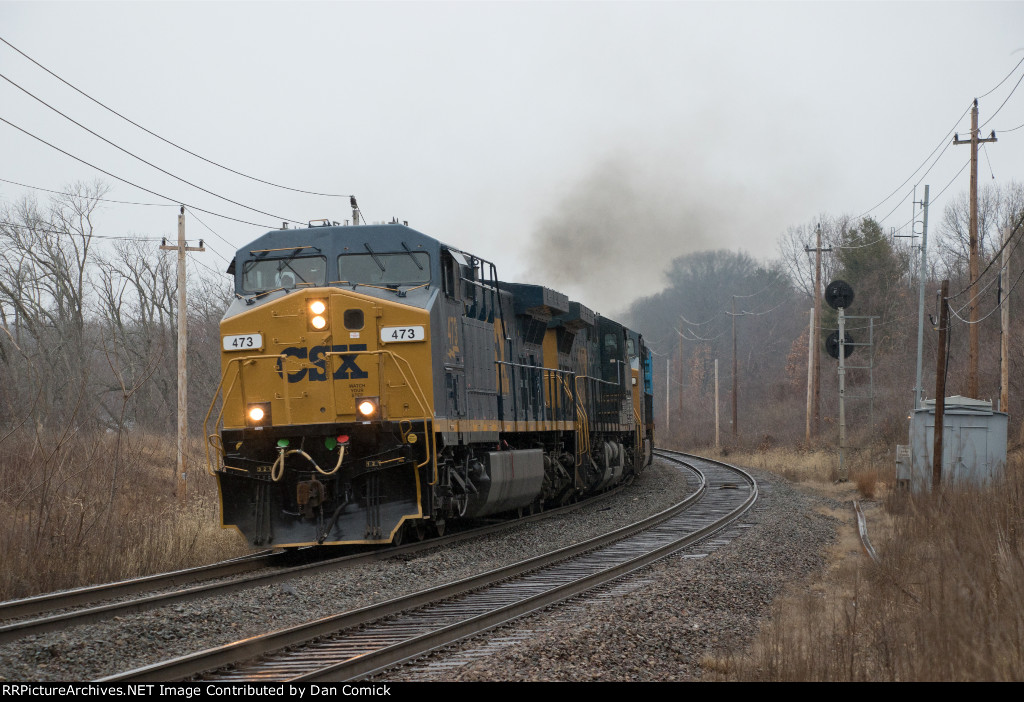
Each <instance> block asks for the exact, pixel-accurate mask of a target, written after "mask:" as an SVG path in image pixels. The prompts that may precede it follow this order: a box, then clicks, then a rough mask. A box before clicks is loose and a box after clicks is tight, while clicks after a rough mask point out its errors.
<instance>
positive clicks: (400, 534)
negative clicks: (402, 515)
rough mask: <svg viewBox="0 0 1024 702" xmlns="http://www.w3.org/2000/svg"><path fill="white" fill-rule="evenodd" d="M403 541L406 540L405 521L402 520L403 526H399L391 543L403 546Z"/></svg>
mask: <svg viewBox="0 0 1024 702" xmlns="http://www.w3.org/2000/svg"><path fill="white" fill-rule="evenodd" d="M403 541H405V522H402V526H400V527H398V531H396V532H395V535H394V536H393V537H391V545H392V546H401V545H402V542H403Z"/></svg>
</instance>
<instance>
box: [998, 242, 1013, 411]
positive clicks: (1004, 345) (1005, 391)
mask: <svg viewBox="0 0 1024 702" xmlns="http://www.w3.org/2000/svg"><path fill="white" fill-rule="evenodd" d="M1010 231H1011V230H1010V228H1009V227H1006V228H1005V229H1004V230H1003V253H1002V261H1001V263H1002V264H1003V266H1002V268H1003V269H1002V270H1001V271H1000V272H999V306H1000V308H1001V309H1000V310H999V318H1000V325H999V411H1000V412H1006V413H1009V412H1010V358H1009V352H1010V348H1009V337H1010V294H1009V291H1008V290H1007V289H1006V283H1007V281H1008V280H1009V279H1010V256H1009V253H1008V252H1007V250H1006V244H1007V242H1008V241H1009V240H1010Z"/></svg>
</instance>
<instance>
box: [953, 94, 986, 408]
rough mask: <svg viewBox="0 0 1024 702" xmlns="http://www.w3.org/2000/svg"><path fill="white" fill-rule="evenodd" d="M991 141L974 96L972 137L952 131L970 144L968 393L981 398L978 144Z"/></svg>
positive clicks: (962, 141) (958, 139) (962, 142)
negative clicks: (982, 130) (982, 132)
mask: <svg viewBox="0 0 1024 702" xmlns="http://www.w3.org/2000/svg"><path fill="white" fill-rule="evenodd" d="M989 141H996V136H995V132H992V136H991V138H988V139H980V138H979V137H978V100H977V99H975V100H974V106H973V107H971V138H970V139H963V140H961V139H960V135H959V134H954V135H953V143H954V144H970V145H971V195H970V198H971V202H970V205H971V218H970V234H969V243H970V260H969V265H970V276H971V280H970V283H971V287H970V296H969V297H968V305H969V311H970V322H971V324H970V330H969V331H970V353H969V355H968V359H967V364H968V368H967V396H968V397H973V398H975V399H978V357H979V355H980V354H979V351H978V346H979V337H978V293H979V291H978V290H977V289H976V283H977V282H978V268H979V267H980V266H979V259H980V254H979V251H978V248H979V247H978V144H983V143H985V142H989Z"/></svg>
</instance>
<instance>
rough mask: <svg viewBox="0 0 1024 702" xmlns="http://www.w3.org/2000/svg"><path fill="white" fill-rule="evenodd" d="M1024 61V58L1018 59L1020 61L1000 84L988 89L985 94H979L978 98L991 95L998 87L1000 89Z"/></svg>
mask: <svg viewBox="0 0 1024 702" xmlns="http://www.w3.org/2000/svg"><path fill="white" fill-rule="evenodd" d="M1022 63H1024V59H1021V60H1020V61H1018V62H1017V65H1016V66H1014V67H1013V69H1012V70H1011V71H1010V72H1009V73H1007V74H1006V77H1005V78H1003V79H1002V80H1001V81H999V85H997V86H996V87H994V88H992V90H989V91H988V92H987V93H985V94H984V95H979V96H978V99H979V100H980V99H981V98H983V97H988V96H989V95H991V94H992V93H994V92H995V91H996V90H998V89H999V86H1000V85H1002V84H1003V83H1005V82H1006V81H1007V80H1009V78H1010V76H1012V75H1013V74H1014V73H1016V72H1017V69H1018V68H1020V65H1021V64H1022ZM1019 82H1020V81H1018V83H1019Z"/></svg>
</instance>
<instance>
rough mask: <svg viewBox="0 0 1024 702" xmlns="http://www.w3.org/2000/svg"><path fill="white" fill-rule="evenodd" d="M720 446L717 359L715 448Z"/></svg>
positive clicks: (716, 360) (716, 365)
mask: <svg viewBox="0 0 1024 702" xmlns="http://www.w3.org/2000/svg"><path fill="white" fill-rule="evenodd" d="M719 446H721V442H720V441H719V436H718V359H717V358H716V359H715V448H718V447H719Z"/></svg>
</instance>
